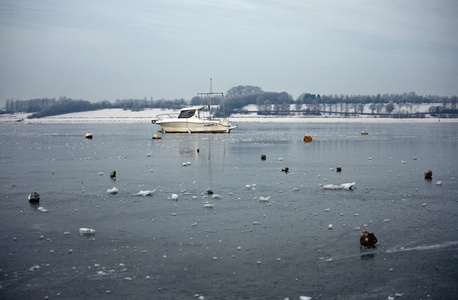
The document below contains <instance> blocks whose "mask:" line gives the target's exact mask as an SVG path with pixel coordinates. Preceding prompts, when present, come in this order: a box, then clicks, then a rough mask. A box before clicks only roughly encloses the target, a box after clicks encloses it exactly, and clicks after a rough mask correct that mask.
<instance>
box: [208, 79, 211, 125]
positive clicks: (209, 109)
mask: <svg viewBox="0 0 458 300" xmlns="http://www.w3.org/2000/svg"><path fill="white" fill-rule="evenodd" d="M209 97H210V98H209V99H208V112H209V113H210V119H211V118H212V79H211V78H210V95H209Z"/></svg>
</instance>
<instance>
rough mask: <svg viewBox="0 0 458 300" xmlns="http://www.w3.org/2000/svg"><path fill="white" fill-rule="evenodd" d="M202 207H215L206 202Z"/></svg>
mask: <svg viewBox="0 0 458 300" xmlns="http://www.w3.org/2000/svg"><path fill="white" fill-rule="evenodd" d="M203 207H204V208H213V207H215V204H212V203H208V202H206V203H204V205H203Z"/></svg>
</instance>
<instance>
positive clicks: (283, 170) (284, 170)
mask: <svg viewBox="0 0 458 300" xmlns="http://www.w3.org/2000/svg"><path fill="white" fill-rule="evenodd" d="M281 171H282V172H285V173H288V172H289V168H288V167H286V168H283V169H281Z"/></svg>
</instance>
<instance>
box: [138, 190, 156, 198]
mask: <svg viewBox="0 0 458 300" xmlns="http://www.w3.org/2000/svg"><path fill="white" fill-rule="evenodd" d="M155 191H156V190H152V191H150V190H146V191H140V192H138V193H136V194H132V196H142V197H146V196H152V195H153V193H154V192H155Z"/></svg>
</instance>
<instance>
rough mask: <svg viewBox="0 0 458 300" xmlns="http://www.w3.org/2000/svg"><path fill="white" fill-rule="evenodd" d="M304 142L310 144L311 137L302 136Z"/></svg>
mask: <svg viewBox="0 0 458 300" xmlns="http://www.w3.org/2000/svg"><path fill="white" fill-rule="evenodd" d="M304 142H305V143H310V142H312V137H311V136H310V135H304Z"/></svg>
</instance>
